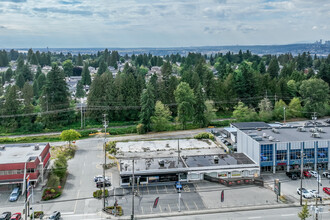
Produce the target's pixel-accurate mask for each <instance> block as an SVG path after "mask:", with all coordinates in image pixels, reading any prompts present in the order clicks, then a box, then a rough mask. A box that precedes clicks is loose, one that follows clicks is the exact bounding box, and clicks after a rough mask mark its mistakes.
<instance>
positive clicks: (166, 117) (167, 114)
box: [151, 101, 171, 131]
mask: <svg viewBox="0 0 330 220" xmlns="http://www.w3.org/2000/svg"><path fill="white" fill-rule="evenodd" d="M170 120H171V111H170V109H169V108H168V106H165V105H164V104H163V103H162V102H161V101H157V102H156V105H155V113H154V115H153V116H152V117H151V123H152V130H154V131H165V130H166V129H167V128H168V126H169V124H170Z"/></svg>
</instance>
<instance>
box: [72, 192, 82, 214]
mask: <svg viewBox="0 0 330 220" xmlns="http://www.w3.org/2000/svg"><path fill="white" fill-rule="evenodd" d="M79 193H80V190H78V193H77V199H78V198H79ZM77 203H78V200H76V203H75V204H74V209H73V213H76V209H77Z"/></svg>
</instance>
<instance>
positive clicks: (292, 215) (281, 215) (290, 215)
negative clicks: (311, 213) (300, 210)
mask: <svg viewBox="0 0 330 220" xmlns="http://www.w3.org/2000/svg"><path fill="white" fill-rule="evenodd" d="M293 215H295V214H285V215H281V216H283V217H286V216H293Z"/></svg>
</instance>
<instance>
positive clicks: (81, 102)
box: [80, 98, 84, 128]
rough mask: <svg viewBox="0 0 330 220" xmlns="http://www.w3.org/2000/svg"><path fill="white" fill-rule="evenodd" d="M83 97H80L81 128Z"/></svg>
mask: <svg viewBox="0 0 330 220" xmlns="http://www.w3.org/2000/svg"><path fill="white" fill-rule="evenodd" d="M82 104H83V98H80V116H81V128H83V127H84V126H83V110H82Z"/></svg>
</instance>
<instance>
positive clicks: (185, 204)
mask: <svg viewBox="0 0 330 220" xmlns="http://www.w3.org/2000/svg"><path fill="white" fill-rule="evenodd" d="M182 202H183V204H184V206H185V207H186V209H188V211H190V208H189V207H188V205H187V203H185V202H184V201H183V200H182Z"/></svg>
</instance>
